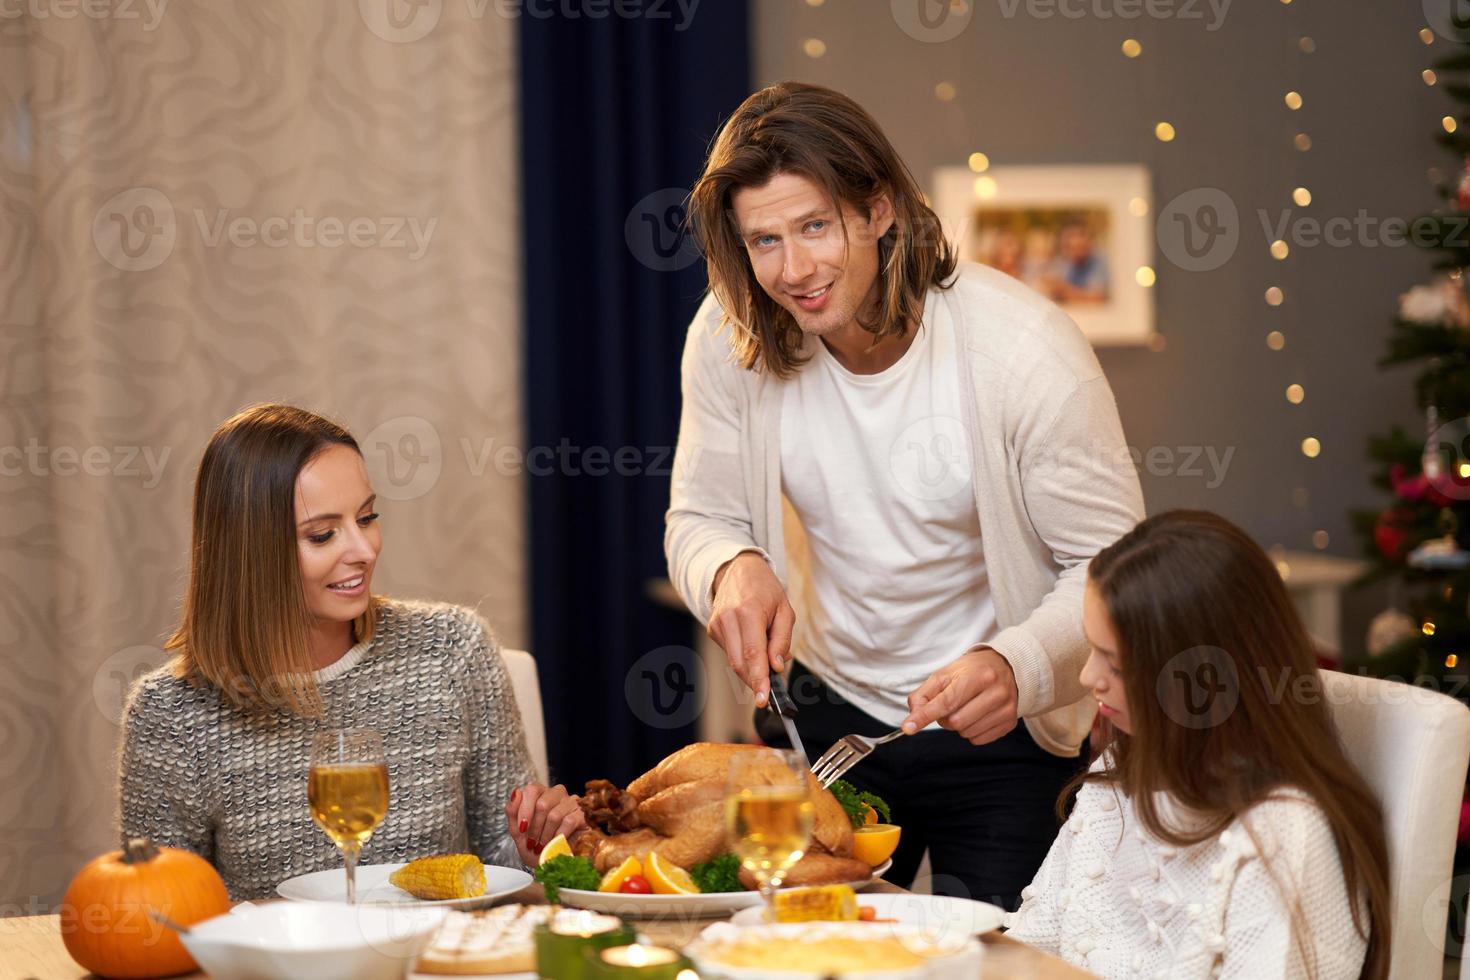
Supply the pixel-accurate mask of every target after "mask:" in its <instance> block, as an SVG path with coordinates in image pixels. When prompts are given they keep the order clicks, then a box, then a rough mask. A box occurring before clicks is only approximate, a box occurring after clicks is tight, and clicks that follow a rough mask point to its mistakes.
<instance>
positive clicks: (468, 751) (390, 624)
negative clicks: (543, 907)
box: [118, 600, 535, 901]
mask: <svg viewBox="0 0 1470 980" xmlns="http://www.w3.org/2000/svg"><path fill="white" fill-rule="evenodd" d="M315 676H316V681H317V684H318V687H319V689H320V691H321V697H322V706H323V711H322V715H321V717H320V718H303V717H301V716H298V715H293V714H289V713H286V712H280V713H277V714H275V715H272V716H270V717H269V718H267V719H265V720H260V719H258V718H256V717H253V716H251V715H249V714H248V713H246V712H244V711H242V710H240V709H238V708H235V707H233V706H232V705H230V704H229V702H227V701H226V700H225V699H224V698H223V697H221V695H220V693H219V692H218V691H217V690H216V689H214V688H212V687H208V686H200V687H194V686H191V685H190V684H188V683H187V682H185V681H182V680H179V679H178V678H176V677H174V676H173V674H172V673H171V672H170V670H169V668H168V667H163V668H161V669H159V670H156V671H154V672H152V673H150V674H148V675H146V676H145V677H143V678H141V679H140V680H139V681H138V683H137V684H136V685H135V686H134V688H133V690H132V692H131V694H130V695H129V698H128V704H127V710H126V718H127V724H126V730H125V732H124V734H123V742H122V750H121V757H120V760H119V764H118V771H119V774H120V780H121V786H120V789H119V798H120V805H121V819H120V824H121V833H122V836H123V837H125V838H126V837H135V836H147V837H151V838H153V840H154V841H155V842H157V843H159V844H165V845H169V846H172V847H179V848H184V849H186V850H190V851H193V852H194V853H196V854H199V855H201V856H202V857H204V858H205V859H207V860H208V861H210V862H212V863H213V864H214V866H215V867H216V868H217V869H218V870H219V873H220V875H221V876H222V877H223V878H224V880H225V886H226V887H227V888H228V889H229V891H230V896H231V897H232V898H234V899H235V900H237V901H239V900H245V899H256V898H265V897H268V896H271V895H273V894H274V893H275V887H276V885H277V884H279V883H280V882H281V881H284V880H285V879H287V878H290V877H292V876H294V875H300V874H305V873H307V872H311V871H321V870H324V869H328V868H339V867H341V866H342V859H341V857H340V856H339V854H338V852H337V849H336V847H335V846H334V845H333V844H332V842H331V841H330V840H329V839H328V837H327V835H326V834H325V833H323V832H322V831H321V829H320V828H318V827H317V826H316V824H314V823H313V822H312V819H311V813H310V811H309V810H308V808H307V803H306V783H307V773H308V770H309V769H310V762H311V740H312V735H313V733H315V732H316V731H318V730H320V729H323V728H371V729H373V730H375V731H377V732H378V733H380V734H381V735H382V737H383V747H384V751H385V753H386V755H387V761H388V777H389V796H390V800H391V802H390V804H389V808H388V815H387V817H386V818H385V819H384V820H383V822H382V824H381V825H379V827H378V830H377V832H376V833H374V834H373V837H372V840H370V841H368V843H367V844H366V845H365V846H364V847H363V849H362V856H361V859H360V863H361V864H364V865H366V864H387V863H392V862H398V861H409V860H412V859H413V858H418V857H425V856H427V855H430V854H440V853H447V852H464V851H470V852H473V853H475V854H478V855H480V857H481V859H482V860H484V861H485V862H486V863H487V864H499V865H505V866H509V867H520V866H521V862H520V859H519V857H518V856H517V853H516V849H515V844H514V842H513V841H512V840H511V838H510V835H509V834H508V833H507V828H506V825H505V824H506V821H505V813H504V807H505V802H506V800H507V799H508V798H509V796H510V793H511V791H512V790H513V789H515V788H517V787H520V786H524V785H526V784H527V783H530V782H533V781H534V780H535V776H534V775H533V773H534V771H535V770H534V769H533V768H532V764H531V756H530V753H529V752H528V751H527V749H526V738H525V732H524V731H523V729H522V728H521V718H520V712H519V710H518V709H517V707H516V701H515V694H514V692H513V691H512V689H511V685H510V676H509V675H508V674H507V672H506V669H505V664H504V662H503V661H502V660H501V658H500V648H499V645H498V644H497V642H496V639H495V637H494V635H493V633H492V632H491V631H490V629H489V628H488V627H487V626H486V625H485V624H484V622H483V621H482V620H481V619H480V618H479V617H478V616H477V615H476V614H475V613H474V612H472V611H470V610H468V609H464V608H461V607H458V606H450V605H442V604H430V603H418V602H402V601H396V600H389V601H387V602H386V603H385V605H384V607H383V609H382V612H381V615H380V616H379V619H378V627H377V631H376V634H375V636H374V637H373V640H372V642H371V643H367V644H359V645H357V646H355V647H353V648H352V649H351V650H350V651H348V653H347V654H346V655H345V656H343V657H342V659H341V660H339V661H337V662H336V663H335V664H332V665H331V666H330V667H327V668H325V669H323V670H320V671H318V672H317V673H316V675H315Z"/></svg>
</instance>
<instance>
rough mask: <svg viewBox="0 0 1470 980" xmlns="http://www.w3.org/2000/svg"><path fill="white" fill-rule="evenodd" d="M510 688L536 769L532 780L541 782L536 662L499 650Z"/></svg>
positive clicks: (542, 734) (542, 740)
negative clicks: (508, 677)
mask: <svg viewBox="0 0 1470 980" xmlns="http://www.w3.org/2000/svg"><path fill="white" fill-rule="evenodd" d="M500 656H501V657H502V658H503V659H504V660H505V669H506V671H507V672H508V673H509V674H510V686H511V687H512V688H513V689H514V690H515V692H516V705H517V706H518V707H519V708H520V709H521V725H522V726H523V727H524V728H525V729H526V747H527V748H529V749H530V750H531V762H532V763H533V764H535V766H536V778H537V779H538V780H540V781H541V782H543V783H545V782H546V780H547V774H546V773H547V767H546V720H545V719H544V718H543V717H542V715H541V683H540V681H539V680H537V676H536V661H535V659H534V658H532V656H531V655H530V654H529V653H527V652H526V651H524V650H501V651H500Z"/></svg>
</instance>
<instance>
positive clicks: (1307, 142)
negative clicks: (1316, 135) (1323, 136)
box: [1292, 133, 1312, 153]
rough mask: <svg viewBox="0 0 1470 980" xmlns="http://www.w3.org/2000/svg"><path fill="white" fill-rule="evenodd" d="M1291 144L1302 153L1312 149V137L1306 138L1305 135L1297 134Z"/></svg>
mask: <svg viewBox="0 0 1470 980" xmlns="http://www.w3.org/2000/svg"><path fill="white" fill-rule="evenodd" d="M1292 142H1293V143H1295V144H1296V148H1297V149H1298V150H1301V151H1302V152H1303V153H1305V152H1307V151H1308V150H1310V149H1311V148H1312V137H1310V136H1308V135H1307V134H1306V133H1297V134H1296V137H1295V138H1294V139H1293V140H1292Z"/></svg>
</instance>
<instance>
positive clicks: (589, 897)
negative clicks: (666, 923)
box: [560, 860, 893, 919]
mask: <svg viewBox="0 0 1470 980" xmlns="http://www.w3.org/2000/svg"><path fill="white" fill-rule="evenodd" d="M892 866H893V861H892V860H888V861H884V862H883V863H882V864H880V865H878V866H877V867H876V868H874V869H873V877H871V878H869V879H867V880H866V881H854V882H849V884H851V885H852V887H853V888H855V889H858V890H862V889H864V888H867V887H868V886H869V885H871V884H873V882H875V881H877V880H878V879H879V878H881V877H883V873H884V872H885V871H887V870H888V869H889V868H891V867H892ZM560 891H561V901H562V904H563V905H567V906H570V907H572V908H574V909H591V910H592V911H594V912H604V913H606V914H608V915H619V916H622V917H623V918H626V919H654V918H661V917H664V916H667V917H670V918H683V919H706V918H712V917H714V916H722V915H729V914H730V913H732V912H738V911H740V910H741V909H747V908H751V907H753V906H758V905H760V904H761V893H760V892H715V893H713V894H710V895H628V894H624V893H622V892H590V891H582V890H580V889H576V888H563V889H560Z"/></svg>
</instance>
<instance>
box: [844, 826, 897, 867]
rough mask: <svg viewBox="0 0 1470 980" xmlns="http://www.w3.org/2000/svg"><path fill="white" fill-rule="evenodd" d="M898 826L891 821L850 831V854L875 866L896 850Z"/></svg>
mask: <svg viewBox="0 0 1470 980" xmlns="http://www.w3.org/2000/svg"><path fill="white" fill-rule="evenodd" d="M898 838H899V828H898V827H896V826H894V825H893V824H891V823H875V824H869V825H868V826H866V827H858V828H857V829H856V830H854V831H853V832H852V856H853V857H855V858H857V859H858V860H859V861H863V862H866V863H867V864H870V865H872V866H873V867H875V868H876V867H877V866H878V865H880V864H882V863H883V862H884V861H887V860H888V859H889V858H891V857H893V852H894V851H896V850H898Z"/></svg>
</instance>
